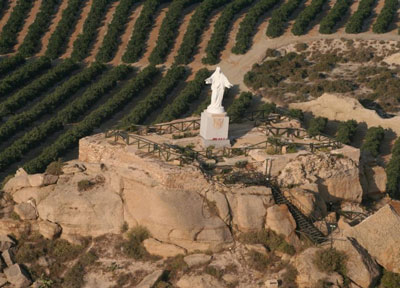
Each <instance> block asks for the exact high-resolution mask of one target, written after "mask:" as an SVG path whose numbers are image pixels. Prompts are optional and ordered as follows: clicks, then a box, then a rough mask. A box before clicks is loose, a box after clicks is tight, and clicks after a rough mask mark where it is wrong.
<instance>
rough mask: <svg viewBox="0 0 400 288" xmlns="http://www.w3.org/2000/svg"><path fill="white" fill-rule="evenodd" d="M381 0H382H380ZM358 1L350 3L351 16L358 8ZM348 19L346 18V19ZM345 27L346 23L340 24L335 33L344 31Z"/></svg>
mask: <svg viewBox="0 0 400 288" xmlns="http://www.w3.org/2000/svg"><path fill="white" fill-rule="evenodd" d="M381 1H382V0H381ZM359 3H360V2H359V1H354V2H353V4H351V6H350V17H351V15H353V14H354V12H356V11H357V9H358V4H359ZM350 17H349V18H350ZM347 20H348V19H347ZM345 29H346V24H344V25H342V26H341V27H340V28H339V29H338V30H337V33H344V30H345Z"/></svg>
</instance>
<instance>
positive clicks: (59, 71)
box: [0, 59, 79, 117]
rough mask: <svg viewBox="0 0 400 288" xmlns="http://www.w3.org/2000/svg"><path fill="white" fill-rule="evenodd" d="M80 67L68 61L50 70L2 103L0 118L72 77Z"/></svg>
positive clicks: (0, 104) (0, 105)
mask: <svg viewBox="0 0 400 288" xmlns="http://www.w3.org/2000/svg"><path fill="white" fill-rule="evenodd" d="M78 67H79V66H78V65H77V64H76V63H74V62H73V61H71V60H69V59H67V60H65V61H63V62H62V63H60V64H58V65H57V66H55V67H54V68H52V69H50V70H49V71H48V72H47V73H46V74H44V75H43V76H41V77H39V78H38V79H36V80H34V81H32V83H30V84H29V85H27V86H25V87H24V88H22V89H20V90H19V91H18V92H17V93H15V94H13V95H12V96H10V97H8V98H7V99H6V100H5V101H3V102H1V103H0V117H4V116H6V115H8V114H11V113H13V112H15V111H17V110H18V109H20V108H22V107H23V106H24V105H26V103H28V102H29V101H31V100H33V99H35V98H37V97H39V96H40V95H42V94H43V93H44V92H46V91H48V90H49V89H50V88H51V87H53V86H54V84H55V83H57V82H58V81H60V80H62V79H63V78H64V77H66V76H68V75H70V74H71V72H73V71H74V70H76V69H77V68H78Z"/></svg>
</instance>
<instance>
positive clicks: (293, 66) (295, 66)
mask: <svg viewBox="0 0 400 288" xmlns="http://www.w3.org/2000/svg"><path fill="white" fill-rule="evenodd" d="M308 66H310V63H309V62H308V61H307V60H306V58H305V56H304V55H303V54H297V53H294V52H292V53H288V54H286V55H285V56H280V57H277V58H276V59H271V60H268V61H265V62H263V63H262V64H254V65H253V67H252V69H251V71H249V72H247V73H246V74H245V75H244V83H245V84H246V85H247V86H249V87H251V88H253V89H259V88H261V87H269V88H272V87H277V86H278V85H279V83H280V82H282V81H283V80H285V79H287V78H292V77H299V78H300V79H304V78H306V77H307V76H308V74H307V70H306V68H307V67H308Z"/></svg>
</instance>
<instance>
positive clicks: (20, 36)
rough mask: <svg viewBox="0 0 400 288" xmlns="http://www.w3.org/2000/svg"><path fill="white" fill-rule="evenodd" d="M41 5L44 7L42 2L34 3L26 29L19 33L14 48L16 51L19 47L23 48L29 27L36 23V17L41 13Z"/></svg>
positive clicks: (40, 0) (25, 25) (38, 0)
mask: <svg viewBox="0 0 400 288" xmlns="http://www.w3.org/2000/svg"><path fill="white" fill-rule="evenodd" d="M40 5H42V0H37V1H35V2H34V3H33V7H32V9H31V11H30V12H29V15H28V18H26V20H25V23H24V27H23V28H22V30H21V32H19V33H18V37H17V44H16V45H15V46H14V51H17V50H18V48H19V46H21V44H22V42H23V41H24V38H25V36H26V34H27V33H28V29H29V26H31V24H32V23H33V22H34V21H35V19H36V15H37V14H38V13H39V9H40Z"/></svg>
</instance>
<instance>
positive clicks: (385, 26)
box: [372, 0, 399, 33]
mask: <svg viewBox="0 0 400 288" xmlns="http://www.w3.org/2000/svg"><path fill="white" fill-rule="evenodd" d="M398 6H399V1H398V0H385V5H384V6H383V8H382V10H381V13H380V14H379V15H378V18H377V19H376V21H375V23H374V25H373V26H372V31H373V32H374V33H386V32H388V30H389V26H390V24H391V23H392V22H393V20H394V18H395V15H396V11H397V7H398Z"/></svg>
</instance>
